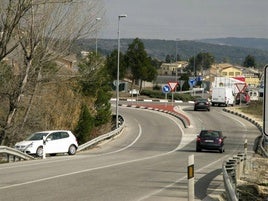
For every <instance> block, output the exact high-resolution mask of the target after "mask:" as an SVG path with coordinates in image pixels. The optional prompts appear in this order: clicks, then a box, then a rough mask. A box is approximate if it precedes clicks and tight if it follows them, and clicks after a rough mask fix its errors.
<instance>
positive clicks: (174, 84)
mask: <svg viewBox="0 0 268 201" xmlns="http://www.w3.org/2000/svg"><path fill="white" fill-rule="evenodd" d="M168 85H169V86H170V88H171V91H174V90H175V88H176V87H177V85H178V82H168Z"/></svg>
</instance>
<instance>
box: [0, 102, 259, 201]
mask: <svg viewBox="0 0 268 201" xmlns="http://www.w3.org/2000/svg"><path fill="white" fill-rule="evenodd" d="M181 109H183V112H184V113H185V114H187V115H188V116H189V118H190V119H191V127H190V128H184V127H183V125H182V123H181V122H180V121H179V120H178V119H176V118H175V117H171V116H169V115H167V114H164V113H160V112H156V111H149V110H144V109H133V108H127V107H125V108H124V107H120V110H119V111H120V113H121V114H122V115H123V116H124V118H125V122H126V125H125V129H124V132H123V133H122V134H120V135H119V136H117V137H115V138H113V139H110V140H109V141H105V142H102V143H101V144H99V145H98V146H96V147H94V148H92V149H90V150H87V151H83V152H80V153H77V155H75V156H55V157H47V158H46V159H45V160H41V159H37V160H32V161H23V162H16V163H9V164H1V165H0V178H1V179H0V201H13V200H20V201H36V200H38V201H54V200H55V201H58V200H64V201H89V200H92V201H143V200H144V201H162V200H163V201H169V200H170V201H173V200H174V201H175V200H176V201H178V200H180V201H181V200H188V194H187V192H188V191H187V182H188V180H187V164H188V157H189V156H190V155H194V160H195V199H196V200H202V199H204V198H205V197H206V196H207V190H208V187H209V183H210V182H211V180H213V178H214V177H216V176H217V175H219V174H221V167H222V162H223V161H224V160H226V159H228V157H232V156H233V155H234V154H237V153H238V152H241V151H243V145H244V139H245V138H247V139H248V145H249V148H248V150H249V151H250V150H251V149H252V146H253V141H254V139H255V137H257V135H259V131H258V130H257V128H255V126H253V125H252V124H250V123H249V122H247V121H246V120H244V119H242V118H239V117H236V116H233V115H231V114H229V113H225V112H223V111H222V108H217V107H212V108H211V111H210V112H206V111H198V112H196V111H193V107H192V106H191V105H187V104H183V105H181ZM204 128H207V129H219V130H222V131H223V132H224V134H225V135H226V136H227V139H226V147H225V150H226V151H225V152H224V153H222V154H221V153H219V152H217V151H204V152H198V153H196V152H195V137H196V135H197V133H198V132H199V131H200V129H204ZM215 188H217V186H215Z"/></svg>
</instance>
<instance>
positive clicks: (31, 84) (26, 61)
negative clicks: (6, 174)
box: [0, 0, 100, 144]
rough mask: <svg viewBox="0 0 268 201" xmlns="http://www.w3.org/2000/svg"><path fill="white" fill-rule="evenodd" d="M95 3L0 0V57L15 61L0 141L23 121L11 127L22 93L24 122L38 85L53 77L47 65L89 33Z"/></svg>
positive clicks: (51, 0)
mask: <svg viewBox="0 0 268 201" xmlns="http://www.w3.org/2000/svg"><path fill="white" fill-rule="evenodd" d="M98 2H99V1H93V0H91V1H82V0H73V1H69V0H58V1H55V0H20V1H7V0H4V1H1V3H0V5H1V6H0V8H1V10H0V11H1V13H0V15H1V16H2V21H1V23H2V24H0V27H1V29H2V30H3V31H2V30H0V31H2V32H1V34H2V37H0V38H1V40H0V43H1V45H0V59H2V58H3V56H7V55H9V59H10V60H15V62H16V63H17V64H18V69H17V70H16V73H17V74H18V76H17V77H16V78H17V79H16V82H17V83H16V88H15V89H13V90H14V91H13V92H9V94H13V95H12V96H9V97H10V98H9V102H8V103H7V104H9V108H10V109H9V111H7V113H6V114H5V115H6V118H5V122H3V123H2V124H1V144H5V139H6V137H7V135H9V134H10V133H13V135H14V134H15V133H16V132H17V133H20V132H19V130H20V129H21V128H22V125H23V124H21V125H20V126H17V128H15V126H14V122H15V117H16V113H17V112H18V110H19V109H20V103H21V100H22V97H23V96H25V95H26V94H27V95H28V96H31V98H30V99H29V102H28V106H26V107H27V108H28V109H27V110H26V112H25V114H24V120H23V122H25V121H26V119H27V118H28V114H29V110H30V108H31V105H32V104H33V97H34V96H35V92H36V91H37V89H38V88H39V87H40V84H42V82H43V81H44V80H46V81H47V80H51V78H53V77H54V76H53V72H55V71H54V69H53V68H50V65H47V64H48V63H51V62H52V61H56V60H60V59H62V58H64V57H65V56H67V55H68V54H69V49H70V47H71V45H72V42H74V41H76V40H77V39H79V38H81V37H85V36H88V35H90V33H91V32H93V30H94V26H95V19H96V15H97V14H99V12H100V9H98V6H97V5H98V4H99V3H98ZM77 10H79V12H77ZM14 11H16V12H15V13H14ZM10 12H11V13H10ZM13 15H15V16H13ZM10 21H11V22H10ZM10 26H11V27H10ZM7 47H10V48H9V49H8V48H7ZM11 52H12V55H10V53H11ZM10 67H13V66H10ZM52 69H53V70H52ZM12 71H13V72H14V71H15V70H14V69H13V70H12ZM17 122H18V121H17Z"/></svg>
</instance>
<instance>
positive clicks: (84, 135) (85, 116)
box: [74, 104, 94, 144]
mask: <svg viewBox="0 0 268 201" xmlns="http://www.w3.org/2000/svg"><path fill="white" fill-rule="evenodd" d="M93 127H94V118H93V117H92V115H91V114H90V112H89V110H88V107H87V106H86V105H85V104H84V105H82V108H81V113H80V117H79V121H78V124H77V127H76V128H75V131H74V133H75V134H76V136H77V140H78V143H79V144H82V143H85V142H86V141H88V140H89V139H90V132H91V131H92V129H93Z"/></svg>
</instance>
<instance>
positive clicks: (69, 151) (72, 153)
mask: <svg viewBox="0 0 268 201" xmlns="http://www.w3.org/2000/svg"><path fill="white" fill-rule="evenodd" d="M75 153H76V146H74V145H73V144H72V145H71V146H70V147H69V150H68V154H69V155H74V154H75Z"/></svg>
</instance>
